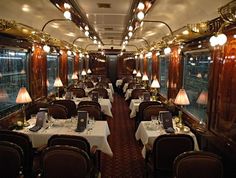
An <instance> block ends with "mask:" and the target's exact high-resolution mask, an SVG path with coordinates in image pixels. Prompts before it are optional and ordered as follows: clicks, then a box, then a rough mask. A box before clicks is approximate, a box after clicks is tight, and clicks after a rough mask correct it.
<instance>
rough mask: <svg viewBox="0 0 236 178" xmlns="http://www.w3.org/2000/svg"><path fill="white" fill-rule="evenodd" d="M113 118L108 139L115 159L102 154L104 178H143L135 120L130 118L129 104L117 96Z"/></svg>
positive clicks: (113, 108) (142, 163)
mask: <svg viewBox="0 0 236 178" xmlns="http://www.w3.org/2000/svg"><path fill="white" fill-rule="evenodd" d="M112 112H113V118H112V119H109V120H108V123H109V128H110V131H111V135H110V136H109V138H108V141H109V144H110V146H111V149H112V151H113V154H114V155H113V157H112V158H111V157H109V156H107V155H104V154H102V156H101V173H102V178H141V177H143V175H144V160H143V158H142V156H141V149H142V146H140V145H139V144H138V142H137V141H136V140H135V137H134V120H132V119H130V118H129V108H128V104H127V103H126V101H125V100H124V98H123V97H121V96H119V95H117V94H115V95H114V103H113V106H112Z"/></svg>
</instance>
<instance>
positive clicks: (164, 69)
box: [159, 55, 170, 97]
mask: <svg viewBox="0 0 236 178" xmlns="http://www.w3.org/2000/svg"><path fill="white" fill-rule="evenodd" d="M159 60H160V79H159V80H160V81H159V83H160V86H161V88H160V93H161V95H163V96H165V97H167V91H168V89H167V83H168V68H169V62H170V61H169V56H165V55H161V56H159Z"/></svg>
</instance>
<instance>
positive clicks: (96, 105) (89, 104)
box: [78, 101, 101, 110]
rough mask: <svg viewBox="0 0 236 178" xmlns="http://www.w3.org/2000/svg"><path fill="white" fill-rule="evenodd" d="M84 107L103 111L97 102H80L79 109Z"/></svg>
mask: <svg viewBox="0 0 236 178" xmlns="http://www.w3.org/2000/svg"><path fill="white" fill-rule="evenodd" d="M84 105H86V106H87V105H88V106H95V107H97V108H98V109H99V110H101V105H100V104H99V103H98V102H96V101H80V102H79V104H78V107H79V106H84Z"/></svg>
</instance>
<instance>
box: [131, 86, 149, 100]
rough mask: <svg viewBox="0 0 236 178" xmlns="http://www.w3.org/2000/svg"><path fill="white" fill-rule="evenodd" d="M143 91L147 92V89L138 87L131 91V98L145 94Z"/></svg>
mask: <svg viewBox="0 0 236 178" xmlns="http://www.w3.org/2000/svg"><path fill="white" fill-rule="evenodd" d="M143 92H147V90H146V89H142V88H136V89H133V90H132V92H131V99H138V98H139V96H140V95H143Z"/></svg>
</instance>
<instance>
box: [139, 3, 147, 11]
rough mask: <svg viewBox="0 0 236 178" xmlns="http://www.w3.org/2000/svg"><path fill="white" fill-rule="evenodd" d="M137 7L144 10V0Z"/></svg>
mask: <svg viewBox="0 0 236 178" xmlns="http://www.w3.org/2000/svg"><path fill="white" fill-rule="evenodd" d="M137 8H138V10H141V11H142V10H144V8H145V5H144V4H143V2H139V3H138V7H137Z"/></svg>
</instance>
